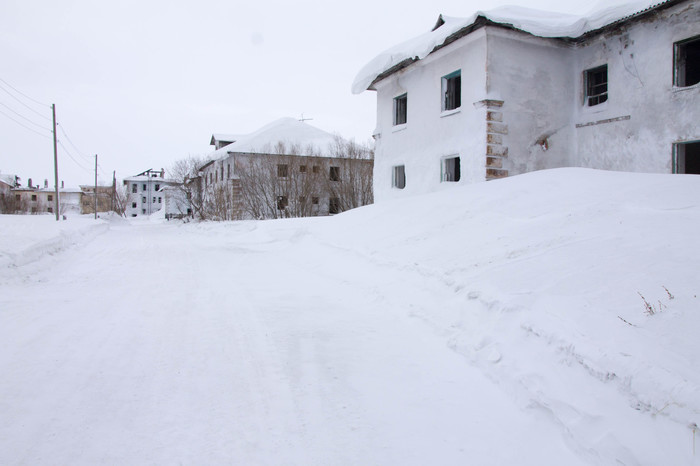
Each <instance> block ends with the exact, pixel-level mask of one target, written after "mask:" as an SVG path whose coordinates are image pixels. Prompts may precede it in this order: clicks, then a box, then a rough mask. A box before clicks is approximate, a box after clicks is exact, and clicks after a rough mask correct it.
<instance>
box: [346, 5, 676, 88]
mask: <svg viewBox="0 0 700 466" xmlns="http://www.w3.org/2000/svg"><path fill="white" fill-rule="evenodd" d="M657 3H659V2H658V1H653V0H638V1H635V2H629V3H622V4H619V3H618V4H615V2H612V3H610V2H608V3H606V4H605V6H602V7H600V8H599V9H596V10H595V11H592V12H591V13H589V14H588V15H585V16H582V15H570V14H565V13H555V12H549V11H542V10H535V9H532V8H526V7H520V6H502V7H497V8H494V9H492V10H487V11H477V12H476V13H474V14H472V15H471V16H468V17H466V18H456V17H446V16H440V18H441V20H442V21H444V24H443V25H441V26H440V27H438V28H437V29H434V30H433V31H431V32H427V33H425V34H422V35H420V36H418V37H415V38H413V39H410V40H408V41H406V42H402V43H401V44H398V45H396V46H394V47H392V48H390V49H388V50H385V51H384V52H382V53H380V54H379V55H377V56H376V57H375V58H374V59H372V60H371V61H370V62H369V63H367V64H366V65H365V66H364V67H363V68H362V69H361V70H360V71H359V73H358V74H357V76H356V77H355V80H354V81H353V84H352V88H351V89H352V92H353V94H360V93H361V92H363V91H365V90H367V89H368V88H369V86H370V85H371V84H372V82H373V81H374V80H375V79H376V78H377V76H379V75H380V74H382V73H383V72H385V71H387V70H389V69H391V68H392V67H394V66H396V65H398V64H399V63H401V62H403V61H404V60H409V59H415V60H422V59H423V58H425V57H426V56H428V54H430V53H431V52H432V51H433V50H434V49H435V47H437V46H439V45H442V44H443V43H444V42H445V39H447V38H448V37H449V36H451V35H452V34H455V33H457V32H458V31H460V30H462V29H464V28H467V27H469V26H471V25H473V24H474V22H475V21H476V20H477V18H478V17H484V18H486V19H488V20H490V21H493V22H495V23H499V24H505V25H510V26H513V27H514V28H516V29H520V30H522V31H525V32H529V33H530V34H533V35H536V36H540V37H570V38H575V37H579V36H581V35H583V34H585V33H587V32H590V31H594V30H596V29H599V28H601V27H603V26H605V25H607V24H611V23H614V22H615V21H618V20H620V19H623V18H626V17H628V16H631V15H634V14H636V13H639V12H641V11H643V10H645V9H647V8H649V7H650V6H652V5H654V4H657ZM662 3H663V2H662ZM599 5H600V4H599Z"/></svg>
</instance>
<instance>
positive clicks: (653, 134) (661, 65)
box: [573, 3, 700, 173]
mask: <svg viewBox="0 0 700 466" xmlns="http://www.w3.org/2000/svg"><path fill="white" fill-rule="evenodd" d="M697 35H700V9H698V8H697V4H696V5H695V6H693V4H692V3H691V4H687V3H686V4H683V5H677V6H675V7H672V8H669V9H667V10H662V11H660V12H659V13H658V14H655V15H652V16H650V17H649V19H648V20H643V21H639V22H633V23H632V24H630V25H628V26H625V27H621V28H617V29H616V30H614V31H610V32H609V33H606V34H603V35H599V36H596V37H595V38H592V39H591V40H589V41H587V42H585V43H584V44H582V45H580V46H579V47H578V48H577V49H576V53H575V56H576V64H575V66H576V74H575V75H574V79H575V82H576V85H577V89H578V93H577V94H578V95H577V96H576V102H575V105H574V112H573V113H574V121H575V123H576V127H575V130H574V135H575V138H576V148H577V159H576V161H575V165H577V166H583V167H592V168H600V169H606V170H623V171H634V172H655V173H671V171H672V147H673V143H674V142H681V141H688V140H698V139H700V86H698V85H695V86H692V87H689V88H677V87H675V86H674V85H673V71H674V57H673V55H674V43H675V42H678V41H681V40H684V39H688V38H690V37H693V36H697ZM603 64H607V65H608V101H607V102H604V103H602V104H599V105H596V106H593V107H587V106H585V104H584V101H583V79H584V78H583V72H584V70H587V69H590V68H593V67H595V66H598V65H603ZM608 120H612V121H609V122H606V121H608ZM601 121H603V122H604V123H598V124H595V123H597V122H601Z"/></svg>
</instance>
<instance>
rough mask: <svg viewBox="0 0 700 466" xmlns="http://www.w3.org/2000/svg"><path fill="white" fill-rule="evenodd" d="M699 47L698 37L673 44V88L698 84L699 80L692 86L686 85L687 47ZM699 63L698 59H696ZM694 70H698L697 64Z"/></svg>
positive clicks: (699, 39) (699, 66) (698, 65)
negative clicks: (690, 45)
mask: <svg viewBox="0 0 700 466" xmlns="http://www.w3.org/2000/svg"><path fill="white" fill-rule="evenodd" d="M695 43H697V44H696V45H697V46H698V47H700V35H697V36H693V37H689V38H687V39H683V40H679V41H678V42H674V43H673V85H674V86H675V87H691V86H695V85H696V84H698V83H700V79H698V81H697V82H694V83H692V84H687V75H686V73H687V68H686V64H687V46H688V45H689V44H695ZM698 60H699V61H700V58H699V59H698ZM695 66H696V68H700V63H697V64H696V65H695Z"/></svg>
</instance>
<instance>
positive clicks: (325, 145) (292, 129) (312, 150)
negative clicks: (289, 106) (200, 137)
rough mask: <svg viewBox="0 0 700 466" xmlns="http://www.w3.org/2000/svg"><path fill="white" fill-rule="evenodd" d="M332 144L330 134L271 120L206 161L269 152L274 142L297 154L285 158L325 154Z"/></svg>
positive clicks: (296, 123)
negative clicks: (238, 154)
mask: <svg viewBox="0 0 700 466" xmlns="http://www.w3.org/2000/svg"><path fill="white" fill-rule="evenodd" d="M335 141H336V136H334V135H333V134H331V133H328V132H326V131H323V130H322V129H319V128H316V127H315V126H311V125H310V124H308V123H304V122H301V121H299V120H297V119H295V118H289V117H287V118H280V119H278V120H275V121H273V122H271V123H269V124H267V125H265V126H263V127H262V128H260V129H258V130H257V131H254V132H252V133H250V134H246V135H240V136H238V139H237V140H236V141H235V142H233V143H231V144H228V145H226V146H224V147H222V148H221V149H219V150H216V151H214V152H212V153H211V154H209V157H208V158H209V159H210V160H212V161H213V160H218V159H222V158H226V157H228V155H229V154H230V153H236V152H238V153H241V152H244V153H254V154H264V153H270V152H274V151H275V150H276V146H277V144H278V143H283V144H284V145H285V147H286V148H290V147H292V146H293V147H295V148H296V149H297V151H298V152H300V153H298V154H296V153H295V154H286V155H327V154H328V152H329V148H330V146H331V144H333V143H334V142H335ZM207 165H208V164H207ZM207 165H205V166H203V167H201V168H205V167H206V166H207Z"/></svg>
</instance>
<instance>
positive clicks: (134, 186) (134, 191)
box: [131, 183, 139, 194]
mask: <svg viewBox="0 0 700 466" xmlns="http://www.w3.org/2000/svg"><path fill="white" fill-rule="evenodd" d="M138 189H139V186H138V185H137V184H136V183H134V184H132V185H131V192H132V193H134V194H136V193H137V192H138Z"/></svg>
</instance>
